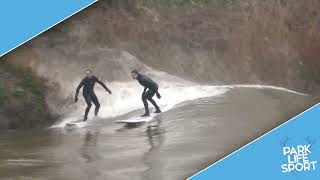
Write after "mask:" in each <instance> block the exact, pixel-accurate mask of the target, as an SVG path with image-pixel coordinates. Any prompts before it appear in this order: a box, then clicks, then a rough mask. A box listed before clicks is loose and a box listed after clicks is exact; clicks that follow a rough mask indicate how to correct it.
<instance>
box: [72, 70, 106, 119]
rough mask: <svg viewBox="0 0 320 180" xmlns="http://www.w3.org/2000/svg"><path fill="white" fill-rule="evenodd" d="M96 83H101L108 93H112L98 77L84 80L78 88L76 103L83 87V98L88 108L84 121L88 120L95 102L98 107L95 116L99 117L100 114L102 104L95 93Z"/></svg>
mask: <svg viewBox="0 0 320 180" xmlns="http://www.w3.org/2000/svg"><path fill="white" fill-rule="evenodd" d="M95 83H99V84H100V85H101V86H102V87H103V88H104V89H105V90H106V91H108V92H109V93H111V91H110V90H109V89H108V88H107V86H106V85H105V84H104V83H103V82H101V81H100V80H99V79H98V78H97V77H96V76H91V77H85V78H83V80H82V81H81V83H80V84H79V86H78V87H77V91H76V101H77V99H78V94H79V91H80V89H81V87H82V86H83V90H82V91H83V97H84V99H85V101H86V103H87V108H86V111H85V115H84V120H87V118H88V113H89V111H90V108H91V106H92V103H91V102H93V104H94V105H95V106H96V108H95V111H94V112H95V115H98V112H99V108H100V103H99V100H98V98H97V96H96V94H95V93H94V85H95Z"/></svg>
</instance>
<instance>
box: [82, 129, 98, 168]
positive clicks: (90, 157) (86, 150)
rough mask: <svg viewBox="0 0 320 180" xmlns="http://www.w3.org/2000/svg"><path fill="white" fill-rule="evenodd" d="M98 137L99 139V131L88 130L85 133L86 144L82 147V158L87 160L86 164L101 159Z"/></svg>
mask: <svg viewBox="0 0 320 180" xmlns="http://www.w3.org/2000/svg"><path fill="white" fill-rule="evenodd" d="M98 137H99V132H98V131H94V132H92V131H90V130H88V131H87V132H86V133H85V136H84V138H83V139H84V142H83V145H82V147H81V155H82V157H83V158H84V159H85V160H86V162H87V163H88V162H92V161H95V160H97V159H99V158H100V157H99V154H98V149H97V145H98Z"/></svg>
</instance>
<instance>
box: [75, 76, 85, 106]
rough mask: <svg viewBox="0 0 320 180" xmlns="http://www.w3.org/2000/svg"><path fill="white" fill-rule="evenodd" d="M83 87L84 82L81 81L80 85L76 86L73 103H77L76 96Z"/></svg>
mask: <svg viewBox="0 0 320 180" xmlns="http://www.w3.org/2000/svg"><path fill="white" fill-rule="evenodd" d="M83 85H84V80H82V81H81V82H80V84H79V85H78V87H77V90H76V96H75V102H77V101H78V94H79V91H80V89H81V88H82V86H83Z"/></svg>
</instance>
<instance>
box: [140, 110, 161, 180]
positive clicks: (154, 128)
mask: <svg viewBox="0 0 320 180" xmlns="http://www.w3.org/2000/svg"><path fill="white" fill-rule="evenodd" d="M155 120H156V121H152V122H151V123H152V124H154V123H156V124H155V125H152V124H149V125H148V128H147V131H146V134H147V137H148V143H149V144H150V148H149V149H148V150H147V151H146V152H145V153H144V155H143V162H144V164H145V165H146V167H147V168H146V170H145V171H144V173H143V177H144V179H152V178H154V177H155V176H156V177H157V178H158V179H162V176H163V172H162V171H161V169H163V166H164V163H163V162H162V161H161V159H160V158H159V156H160V154H161V152H160V148H161V146H162V144H163V142H164V140H165V136H164V135H165V131H164V129H162V128H161V122H162V121H161V116H158V117H156V119H155Z"/></svg>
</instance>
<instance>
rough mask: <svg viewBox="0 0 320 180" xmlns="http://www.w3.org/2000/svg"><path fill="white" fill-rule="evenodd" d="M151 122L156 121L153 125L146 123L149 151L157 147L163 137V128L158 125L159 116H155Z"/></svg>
mask: <svg viewBox="0 0 320 180" xmlns="http://www.w3.org/2000/svg"><path fill="white" fill-rule="evenodd" d="M151 123H156V124H155V125H152V124H148V127H147V137H148V141H149V144H150V149H149V152H151V151H153V150H154V149H158V148H159V147H160V146H161V145H162V143H163V141H164V137H163V133H164V130H163V129H161V126H160V125H161V123H162V120H161V116H157V117H155V120H154V121H152V122H151Z"/></svg>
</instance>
